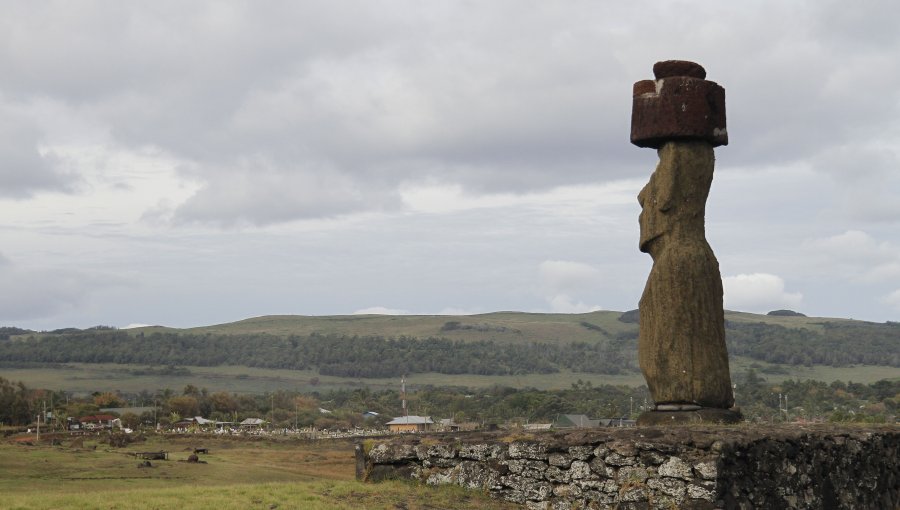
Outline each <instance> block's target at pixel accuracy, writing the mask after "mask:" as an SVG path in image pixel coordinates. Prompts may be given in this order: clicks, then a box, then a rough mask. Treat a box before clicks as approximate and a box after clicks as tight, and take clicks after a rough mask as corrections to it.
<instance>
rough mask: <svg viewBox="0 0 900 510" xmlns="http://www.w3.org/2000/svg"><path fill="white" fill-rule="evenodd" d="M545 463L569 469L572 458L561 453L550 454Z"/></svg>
mask: <svg viewBox="0 0 900 510" xmlns="http://www.w3.org/2000/svg"><path fill="white" fill-rule="evenodd" d="M547 463H549V464H550V465H551V466H559V467H565V468H567V467H569V466H570V465H571V464H572V456H571V455H564V454H562V453H551V454H550V455H548V456H547Z"/></svg>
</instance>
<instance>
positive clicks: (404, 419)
mask: <svg viewBox="0 0 900 510" xmlns="http://www.w3.org/2000/svg"><path fill="white" fill-rule="evenodd" d="M433 425H434V421H432V419H431V416H401V417H399V418H394V419H393V420H391V421H389V422H387V426H388V430H390V431H391V432H425V431H428V430H430V429H431V427H430V426H433Z"/></svg>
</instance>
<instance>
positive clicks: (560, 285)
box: [538, 260, 601, 313]
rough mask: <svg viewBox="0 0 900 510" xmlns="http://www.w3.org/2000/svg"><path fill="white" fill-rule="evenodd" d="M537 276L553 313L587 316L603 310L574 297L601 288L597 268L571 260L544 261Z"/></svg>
mask: <svg viewBox="0 0 900 510" xmlns="http://www.w3.org/2000/svg"><path fill="white" fill-rule="evenodd" d="M538 275H539V280H540V283H541V287H542V289H543V293H544V296H545V299H546V300H547V303H548V304H549V305H550V309H551V311H553V312H556V313H586V312H592V311H595V310H600V309H601V307H600V306H599V305H587V304H585V303H584V302H582V301H578V300H576V299H575V298H573V297H572V296H574V295H576V294H577V293H579V292H586V291H590V290H592V289H594V288H595V287H597V286H598V285H599V284H600V271H598V270H597V269H596V268H595V267H593V266H590V265H588V264H583V263H581V262H573V261H570V260H545V261H544V262H541V264H540V266H538Z"/></svg>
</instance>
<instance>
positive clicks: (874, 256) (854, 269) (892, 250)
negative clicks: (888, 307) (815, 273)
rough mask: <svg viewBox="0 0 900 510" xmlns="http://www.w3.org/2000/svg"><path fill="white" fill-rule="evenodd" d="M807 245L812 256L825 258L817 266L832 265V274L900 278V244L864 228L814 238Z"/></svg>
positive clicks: (857, 278)
mask: <svg viewBox="0 0 900 510" xmlns="http://www.w3.org/2000/svg"><path fill="white" fill-rule="evenodd" d="M807 246H808V249H809V250H810V251H812V252H813V253H812V256H813V257H816V258H819V259H823V261H822V262H821V263H819V264H817V266H820V267H825V268H829V269H828V271H829V272H830V273H831V274H832V275H833V274H835V273H836V274H838V275H841V276H844V277H845V278H849V279H851V280H854V281H860V282H868V283H877V282H883V281H885V280H895V279H898V278H900V248H898V247H897V246H896V245H895V244H893V243H890V242H887V241H879V240H877V239H875V238H874V237H872V235H870V234H869V233H867V232H864V231H862V230H848V231H846V232H844V233H842V234H837V235H834V236H830V237H825V238H820V239H815V240H812V241H809V242H808V243H807ZM835 268H839V270H837V271H836V270H835Z"/></svg>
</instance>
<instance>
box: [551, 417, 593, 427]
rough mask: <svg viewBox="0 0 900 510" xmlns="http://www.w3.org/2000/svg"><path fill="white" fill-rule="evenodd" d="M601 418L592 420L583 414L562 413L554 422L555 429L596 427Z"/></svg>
mask: <svg viewBox="0 0 900 510" xmlns="http://www.w3.org/2000/svg"><path fill="white" fill-rule="evenodd" d="M599 426H600V420H592V419H590V418H588V417H587V416H585V415H583V414H561V415H559V416H558V417H557V418H556V421H555V422H553V428H555V429H595V428H597V427H599Z"/></svg>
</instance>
